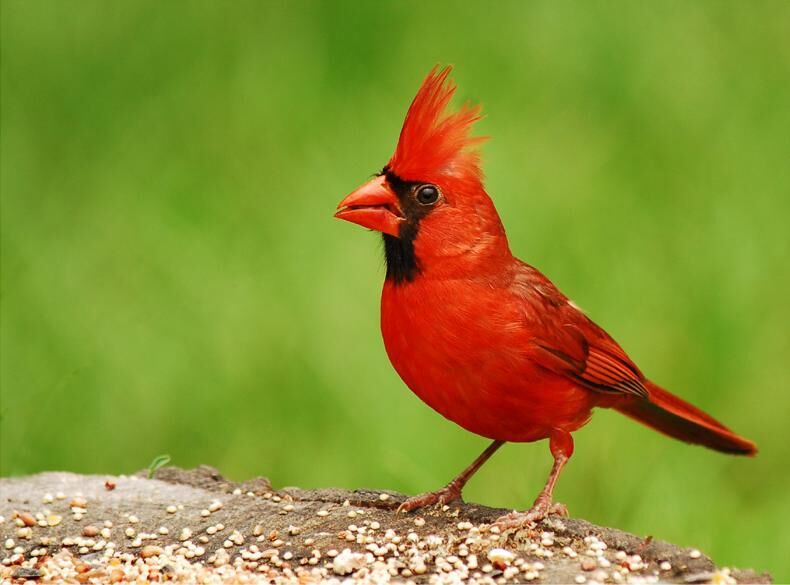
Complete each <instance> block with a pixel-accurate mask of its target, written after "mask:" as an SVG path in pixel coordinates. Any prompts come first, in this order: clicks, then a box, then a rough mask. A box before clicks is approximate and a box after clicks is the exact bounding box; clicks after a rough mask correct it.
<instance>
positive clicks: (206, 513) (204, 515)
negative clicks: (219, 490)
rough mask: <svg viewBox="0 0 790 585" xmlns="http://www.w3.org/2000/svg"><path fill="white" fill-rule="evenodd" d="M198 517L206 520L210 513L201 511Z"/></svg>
mask: <svg viewBox="0 0 790 585" xmlns="http://www.w3.org/2000/svg"><path fill="white" fill-rule="evenodd" d="M200 515H201V516H203V517H204V518H207V517H209V516H211V512H209V511H208V510H201V511H200Z"/></svg>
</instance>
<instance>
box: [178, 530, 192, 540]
mask: <svg viewBox="0 0 790 585" xmlns="http://www.w3.org/2000/svg"><path fill="white" fill-rule="evenodd" d="M190 538H192V530H190V529H189V528H183V529H182V530H181V534H179V535H178V540H180V541H181V542H184V541H185V540H189V539H190Z"/></svg>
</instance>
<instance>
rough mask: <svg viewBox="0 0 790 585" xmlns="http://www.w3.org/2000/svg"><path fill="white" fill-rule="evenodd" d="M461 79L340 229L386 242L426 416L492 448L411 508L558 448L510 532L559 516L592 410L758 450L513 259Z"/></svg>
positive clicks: (393, 332) (388, 287) (425, 101)
mask: <svg viewBox="0 0 790 585" xmlns="http://www.w3.org/2000/svg"><path fill="white" fill-rule="evenodd" d="M449 74H450V67H447V68H445V69H444V70H442V71H438V70H437V69H436V68H434V69H433V71H431V73H430V74H429V75H428V77H427V78H426V79H425V81H424V82H423V84H422V86H421V87H420V89H419V91H418V92H417V96H416V97H415V98H414V101H413V102H412V104H411V107H410V108H409V111H408V113H407V114H406V120H405V122H404V124H403V129H402V130H401V133H400V139H399V141H398V145H397V147H396V149H395V154H394V155H393V156H392V158H391V159H390V161H389V162H388V163H387V165H386V166H385V167H384V169H383V170H382V171H381V172H380V173H378V175H377V176H376V178H374V179H373V180H371V181H370V182H368V183H366V184H365V185H363V186H362V187H360V188H359V189H357V190H356V191H354V192H353V193H351V194H350V195H349V196H348V197H346V198H345V199H343V201H341V202H340V205H339V206H338V211H337V213H336V214H335V217H338V218H340V219H344V220H346V221H350V222H352V223H356V224H359V225H361V226H363V227H366V228H370V229H372V230H376V231H379V232H381V233H382V234H383V237H384V253H385V257H386V264H387V275H386V280H385V281H384V290H383V292H382V296H381V332H382V335H383V337H384V345H385V347H386V349H387V354H388V356H389V358H390V361H391V362H392V365H393V366H394V367H395V369H396V370H397V372H398V374H399V375H400V377H401V378H402V379H403V381H404V382H405V383H406V385H407V386H408V387H409V388H411V390H412V391H413V392H414V393H415V394H417V396H419V397H420V399H422V400H423V401H424V402H425V403H426V404H428V406H430V407H431V408H433V409H434V410H436V411H437V412H439V413H440V414H441V415H442V416H444V417H445V418H448V419H450V420H451V421H453V422H455V423H457V424H459V425H461V426H462V427H463V428H465V429H467V430H468V431H471V432H473V433H476V434H478V435H482V436H484V437H488V438H489V439H493V443H491V445H490V446H489V447H488V448H487V449H486V450H485V451H484V452H483V453H482V454H481V455H480V456H479V457H478V458H477V459H476V460H475V461H474V462H473V463H472V464H471V465H470V466H469V467H468V468H467V469H465V470H464V471H463V472H461V474H460V475H459V476H458V477H456V478H455V479H453V480H452V481H451V482H450V483H449V484H447V485H446V486H445V487H444V488H442V489H440V490H438V491H436V492H431V493H426V494H422V495H420V496H416V497H414V498H410V499H409V500H407V501H406V502H405V503H404V504H403V505H402V506H401V509H402V510H405V511H409V510H414V509H416V508H420V507H423V506H428V505H431V504H435V503H439V504H444V503H447V502H450V501H452V500H455V499H460V497H461V490H462V489H463V487H464V485H465V484H466V482H467V481H468V480H469V478H470V477H471V476H472V475H473V474H474V473H475V472H476V471H477V470H478V469H479V468H480V466H481V465H482V464H483V463H485V461H486V460H487V459H488V458H489V457H491V455H493V454H494V452H495V451H496V450H497V449H499V447H501V446H502V445H503V444H504V443H505V442H507V441H512V442H532V441H538V440H541V439H549V447H550V449H551V454H552V456H553V457H554V465H553V467H552V469H551V473H550V474H549V477H548V480H547V481H546V485H545V487H544V488H543V490H542V491H541V492H540V494H539V495H538V497H537V499H536V500H535V503H534V504H533V505H532V507H531V508H530V509H529V510H528V511H527V512H523V513H516V512H513V513H511V514H508V515H507V516H503V517H502V518H500V519H499V520H497V523H498V525H500V526H501V527H503V528H510V527H518V526H523V525H525V524H527V523H530V522H533V521H538V520H540V519H542V518H543V517H545V516H546V514H548V513H549V512H550V511H552V510H553V509H554V508H553V505H552V491H553V489H554V484H555V483H556V481H557V478H558V476H559V475H560V472H561V471H562V468H563V467H564V466H565V464H566V463H567V461H568V459H569V458H570V457H571V455H572V454H573V439H572V438H571V433H572V432H573V431H575V430H577V429H579V428H581V427H582V426H584V425H585V424H586V423H587V422H588V421H589V420H590V417H591V415H592V409H593V408H595V407H605V408H614V409H615V410H618V411H619V412H622V413H623V414H625V415H626V416H629V417H631V418H633V419H635V420H637V421H639V422H641V423H642V424H645V425H647V426H649V427H651V428H653V429H655V430H657V431H659V432H662V433H664V434H666V435H669V436H670V437H674V438H676V439H680V440H682V441H686V442H688V443H695V444H698V445H704V446H705V447H709V448H711V449H715V450H717V451H722V452H724V453H731V454H736V455H754V454H755V453H756V451H757V449H756V446H755V444H754V443H752V442H751V441H749V440H747V439H744V438H743V437H740V436H738V435H736V434H735V433H733V432H732V431H731V430H730V429H728V428H727V427H725V426H724V425H723V424H721V423H720V422H718V421H717V420H715V419H714V418H713V417H711V416H709V415H708V414H706V413H704V412H702V411H701V410H699V409H698V408H696V407H694V406H692V405H691V404H689V403H687V402H685V401H684V400H681V399H680V398H678V397H677V396H674V395H673V394H670V393H669V392H667V391H666V390H663V389H662V388H660V387H658V386H657V385H656V384H653V383H652V382H651V381H649V380H648V379H647V378H645V376H644V375H643V374H642V372H641V371H640V370H639V368H638V367H637V366H636V364H634V362H633V361H631V359H630V358H629V357H628V355H627V354H626V353H625V351H623V349H622V348H621V347H620V346H619V345H618V344H617V342H616V341H615V340H614V339H612V338H611V337H610V336H609V334H607V333H606V331H604V330H603V329H601V328H600V327H599V326H598V325H596V324H595V323H593V322H592V321H591V320H590V318H589V317H587V315H585V314H584V313H583V312H582V311H581V310H580V309H579V308H578V307H577V306H576V305H575V304H574V303H573V302H572V301H570V300H569V299H568V298H567V297H566V296H565V295H564V294H562V293H561V292H560V291H559V290H558V289H557V287H556V286H554V284H552V283H551V281H550V280H549V279H548V278H546V277H545V276H544V275H543V274H541V273H540V272H539V271H538V270H537V269H535V268H533V267H532V266H530V265H529V264H526V263H524V262H522V261H521V260H519V259H518V258H516V257H514V256H513V254H512V253H511V252H510V248H509V246H508V241H507V237H506V236H505V229H504V228H503V226H502V222H501V221H500V219H499V215H498V214H497V211H496V209H495V208H494V203H493V202H492V201H491V198H490V197H489V196H488V194H487V193H486V191H485V188H484V186H483V181H482V173H481V170H480V158H479V154H478V152H477V150H476V147H477V146H478V145H479V144H480V143H481V142H482V141H483V140H484V139H483V138H480V137H471V136H470V130H471V129H472V126H473V125H474V123H475V122H476V121H477V120H479V119H480V109H479V107H476V106H470V105H464V106H463V107H462V108H461V109H460V110H458V111H455V112H449V111H447V106H448V103H449V102H450V99H451V98H452V96H453V94H454V93H455V85H454V84H453V83H452V82H451V81H449V80H448V76H449Z"/></svg>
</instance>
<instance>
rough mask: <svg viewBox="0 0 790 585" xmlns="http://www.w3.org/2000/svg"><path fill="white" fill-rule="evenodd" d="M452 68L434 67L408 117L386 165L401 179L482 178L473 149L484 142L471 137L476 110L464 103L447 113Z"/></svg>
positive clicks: (476, 116)
mask: <svg viewBox="0 0 790 585" xmlns="http://www.w3.org/2000/svg"><path fill="white" fill-rule="evenodd" d="M451 70H452V67H445V68H444V69H442V70H441V71H439V70H438V66H437V67H434V68H433V69H432V70H431V72H430V73H429V74H428V77H426V78H425V81H423V82H422V85H421V86H420V89H419V91H418V92H417V95H416V96H415V98H414V101H413V102H412V103H411V106H410V107H409V111H408V113H407V114H406V120H405V121H404V122H403V129H402V130H401V133H400V139H399V140H398V146H397V147H396V148H395V154H394V155H392V158H391V159H390V162H389V164H388V165H387V166H388V168H389V169H390V170H391V171H392V172H393V173H395V174H396V175H398V176H399V177H401V178H402V179H404V180H410V181H426V180H435V179H437V178H440V177H442V176H449V177H457V178H462V179H477V180H480V179H481V178H482V173H481V171H480V155H479V152H478V151H477V148H476V146H477V145H479V144H480V143H481V142H483V141H485V140H486V138H485V137H481V136H476V137H473V136H470V135H469V133H470V131H471V129H472V126H473V125H474V123H475V122H477V121H478V120H479V119H480V118H481V113H480V106H476V105H471V104H468V103H467V104H464V105H463V106H461V108H460V109H459V110H458V111H455V112H448V111H446V110H447V106H448V104H449V103H450V99H451V98H452V97H453V94H454V93H455V89H456V87H455V84H454V83H453V82H452V81H451V80H450V79H449V76H450V71H451Z"/></svg>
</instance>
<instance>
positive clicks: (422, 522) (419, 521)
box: [414, 517, 425, 527]
mask: <svg viewBox="0 0 790 585" xmlns="http://www.w3.org/2000/svg"><path fill="white" fill-rule="evenodd" d="M414 525H415V526H417V527H420V526H425V518H422V517H418V518H415V519H414Z"/></svg>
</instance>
